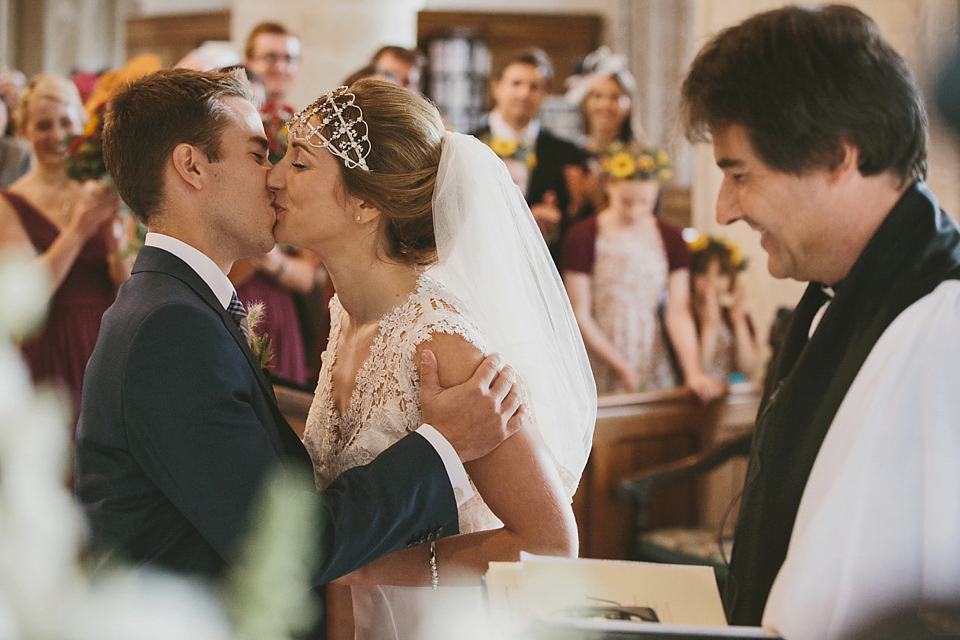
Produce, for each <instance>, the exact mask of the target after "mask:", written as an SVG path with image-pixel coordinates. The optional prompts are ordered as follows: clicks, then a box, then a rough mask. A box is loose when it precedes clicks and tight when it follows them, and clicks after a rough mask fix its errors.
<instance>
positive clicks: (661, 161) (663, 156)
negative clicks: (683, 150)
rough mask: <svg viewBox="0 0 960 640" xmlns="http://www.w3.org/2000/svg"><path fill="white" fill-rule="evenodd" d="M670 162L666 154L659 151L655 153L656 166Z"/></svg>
mask: <svg viewBox="0 0 960 640" xmlns="http://www.w3.org/2000/svg"><path fill="white" fill-rule="evenodd" d="M669 162H670V156H668V155H667V152H666V151H664V150H663V149H661V150H660V151H657V164H668V163H669Z"/></svg>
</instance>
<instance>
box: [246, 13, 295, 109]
mask: <svg viewBox="0 0 960 640" xmlns="http://www.w3.org/2000/svg"><path fill="white" fill-rule="evenodd" d="M243 64H244V66H245V67H247V68H249V69H252V70H253V71H254V72H256V73H257V74H259V75H260V76H261V77H262V78H263V79H264V82H265V83H266V86H267V101H266V103H265V104H264V105H263V108H262V109H261V110H260V112H261V113H262V114H268V113H273V112H276V111H281V110H288V111H290V112H291V113H292V107H290V104H289V102H290V87H292V86H293V83H294V82H296V80H297V73H298V72H299V71H300V39H299V38H298V37H297V36H296V35H294V34H293V33H292V32H291V31H289V30H288V29H287V28H286V27H285V26H283V25H282V24H279V23H277V22H261V23H260V24H258V25H257V26H255V27H254V28H253V29H252V30H251V31H250V34H249V35H248V36H247V41H246V44H245V45H244V61H243Z"/></svg>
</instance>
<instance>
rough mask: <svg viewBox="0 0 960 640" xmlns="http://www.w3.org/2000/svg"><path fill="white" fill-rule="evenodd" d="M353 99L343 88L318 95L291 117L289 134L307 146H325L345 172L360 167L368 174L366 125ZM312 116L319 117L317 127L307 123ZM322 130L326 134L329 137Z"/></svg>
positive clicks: (368, 147) (368, 141) (354, 97)
mask: <svg viewBox="0 0 960 640" xmlns="http://www.w3.org/2000/svg"><path fill="white" fill-rule="evenodd" d="M354 100H356V96H355V95H353V94H352V93H349V92H348V91H347V88H346V87H340V88H339V89H335V90H333V91H331V92H329V93H327V94H325V95H323V96H320V97H319V98H318V99H317V100H316V101H315V102H314V103H313V104H311V105H310V106H308V107H307V108H305V109H303V110H302V111H300V113H298V114H297V115H295V116H293V120H292V121H291V124H290V135H291V136H292V137H293V138H295V139H297V140H301V141H303V142H306V143H307V144H309V145H310V146H311V147H315V148H317V149H319V148H320V147H325V148H326V149H327V150H328V151H329V152H330V153H332V154H333V155H335V156H338V157H340V158H341V159H342V160H343V163H344V164H345V165H346V166H347V168H348V169H353V168H354V167H360V168H361V169H363V170H364V171H369V170H370V167H368V166H367V160H366V158H367V154H369V153H370V138H368V137H367V123H366V122H364V120H363V111H362V110H361V109H360V107H358V106H357V105H356V104H354ZM313 116H317V117H318V118H320V122H319V124H317V125H314V124H312V123H311V122H310V120H311V119H312V118H313ZM324 131H328V132H329V136H327V135H326V134H324Z"/></svg>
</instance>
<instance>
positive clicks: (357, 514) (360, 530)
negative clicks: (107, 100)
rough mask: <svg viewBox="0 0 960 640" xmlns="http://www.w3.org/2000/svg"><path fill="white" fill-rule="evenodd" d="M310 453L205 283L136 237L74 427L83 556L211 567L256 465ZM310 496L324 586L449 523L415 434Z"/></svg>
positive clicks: (435, 458)
mask: <svg viewBox="0 0 960 640" xmlns="http://www.w3.org/2000/svg"><path fill="white" fill-rule="evenodd" d="M281 461H284V462H286V461H293V462H297V463H300V464H303V465H309V464H310V460H309V457H308V455H307V453H306V451H305V450H304V448H303V445H302V444H301V443H300V441H299V439H298V438H297V436H296V434H295V433H294V431H293V430H292V429H291V428H290V426H289V425H288V424H287V422H286V421H285V420H284V418H283V416H282V415H281V414H280V410H279V408H278V407H277V403H276V400H275V398H274V395H273V390H272V387H271V385H270V383H269V381H268V380H267V378H266V376H265V375H264V373H263V371H262V370H261V369H260V367H259V365H258V363H257V361H256V359H255V358H254V356H253V354H252V353H251V352H250V349H249V348H248V347H247V345H246V343H245V341H244V339H243V337H242V336H241V334H240V332H239V330H238V329H237V326H236V324H235V323H234V322H233V320H232V319H231V317H230V316H229V315H228V314H227V312H226V311H225V310H224V309H223V307H222V306H221V304H220V302H219V301H218V300H217V299H216V297H215V296H214V294H213V292H212V291H211V290H210V288H209V286H208V285H207V284H206V283H205V282H204V281H203V279H202V278H200V276H199V275H197V273H196V272H195V271H193V269H191V268H190V267H189V266H188V265H187V264H186V263H185V262H183V261H182V260H180V259H179V258H177V257H176V256H174V255H173V254H171V253H169V252H167V251H164V250H162V249H158V248H154V247H144V248H143V249H142V250H141V252H140V255H139V256H138V258H137V262H136V265H135V266H134V269H133V275H132V276H131V277H130V279H129V280H128V281H127V282H126V283H125V284H124V285H123V286H122V287H121V288H120V291H119V292H118V294H117V299H116V302H115V303H114V305H113V306H112V307H111V308H110V309H109V310H108V311H107V312H106V314H105V315H104V316H103V320H102V323H101V327H100V337H99V339H98V341H97V346H96V349H95V350H94V352H93V356H92V357H91V358H90V362H89V364H88V366H87V371H86V376H85V379H84V388H83V399H82V408H81V412H80V420H79V424H78V426H77V436H76V463H75V479H74V483H75V490H76V494H77V498H78V500H79V502H80V504H81V506H82V508H83V510H84V512H85V514H86V517H87V519H88V520H89V526H90V537H91V540H90V543H91V549H92V553H93V556H94V558H96V559H97V560H98V561H102V560H104V559H110V557H111V556H114V555H117V556H119V558H120V559H123V560H127V561H132V562H135V563H137V564H155V565H159V566H161V567H164V568H168V569H172V570H175V571H180V572H187V573H198V574H204V575H217V574H219V573H221V572H222V570H223V569H224V568H225V567H226V566H228V565H229V564H230V563H231V561H232V560H233V559H234V556H235V553H236V546H237V542H238V540H239V539H240V538H241V537H242V535H243V534H244V532H245V530H246V525H247V517H248V515H249V513H248V512H249V511H250V506H251V504H252V503H253V501H254V498H255V495H256V493H257V490H258V488H259V486H260V484H261V480H262V479H263V478H264V476H265V473H266V472H267V471H268V469H270V468H271V467H273V466H275V465H276V464H277V463H278V462H281ZM311 495H316V501H317V505H316V506H317V508H318V511H319V513H320V514H321V517H320V518H319V520H320V525H319V527H318V529H319V530H318V531H317V533H316V537H315V538H314V539H312V540H288V541H284V542H283V543H284V544H312V545H316V546H317V547H318V549H319V552H320V553H319V555H320V558H321V563H320V566H319V569H318V572H317V582H318V583H322V582H327V581H329V580H332V579H334V578H336V577H338V576H340V575H343V574H345V573H348V572H350V571H352V570H353V569H355V568H357V567H359V566H362V565H363V564H366V563H367V562H369V561H371V560H373V559H375V558H377V557H379V556H381V555H383V554H385V553H388V552H390V551H394V550H397V549H400V548H403V547H404V546H410V545H412V544H416V543H420V542H423V541H424V540H429V539H434V538H436V537H438V536H441V535H448V534H453V533H456V532H457V507H456V501H455V499H454V497H453V490H452V488H451V486H450V482H449V480H448V478H447V474H446V471H445V469H444V467H443V463H442V461H441V459H440V457H439V455H438V454H437V453H436V451H435V450H434V449H433V447H432V446H431V445H430V444H429V443H428V442H427V441H426V440H425V439H424V438H422V437H421V436H419V435H417V434H411V435H408V436H407V437H406V438H404V439H402V440H401V441H400V442H398V443H397V444H396V445H394V446H393V447H391V448H390V449H388V450H387V451H386V452H384V453H383V454H381V455H380V456H379V457H378V458H377V459H376V460H375V461H374V462H373V463H371V464H369V465H367V466H364V467H358V468H356V469H352V470H350V471H348V472H346V473H344V474H343V475H342V476H341V477H340V478H339V479H338V480H337V481H335V482H334V483H333V484H331V485H330V487H328V488H327V489H326V490H325V491H322V492H320V493H317V494H311Z"/></svg>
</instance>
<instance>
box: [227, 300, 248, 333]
mask: <svg viewBox="0 0 960 640" xmlns="http://www.w3.org/2000/svg"><path fill="white" fill-rule="evenodd" d="M227 313H229V314H230V317H231V318H233V321H234V322H235V323H237V328H238V329H240V333H241V334H243V339H244V340H249V339H250V329H249V327H248V326H247V310H246V309H244V308H243V304H242V303H241V302H240V298H238V297H237V294H236V292H234V294H233V296H231V298H230V305H229V306H228V307H227Z"/></svg>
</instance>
